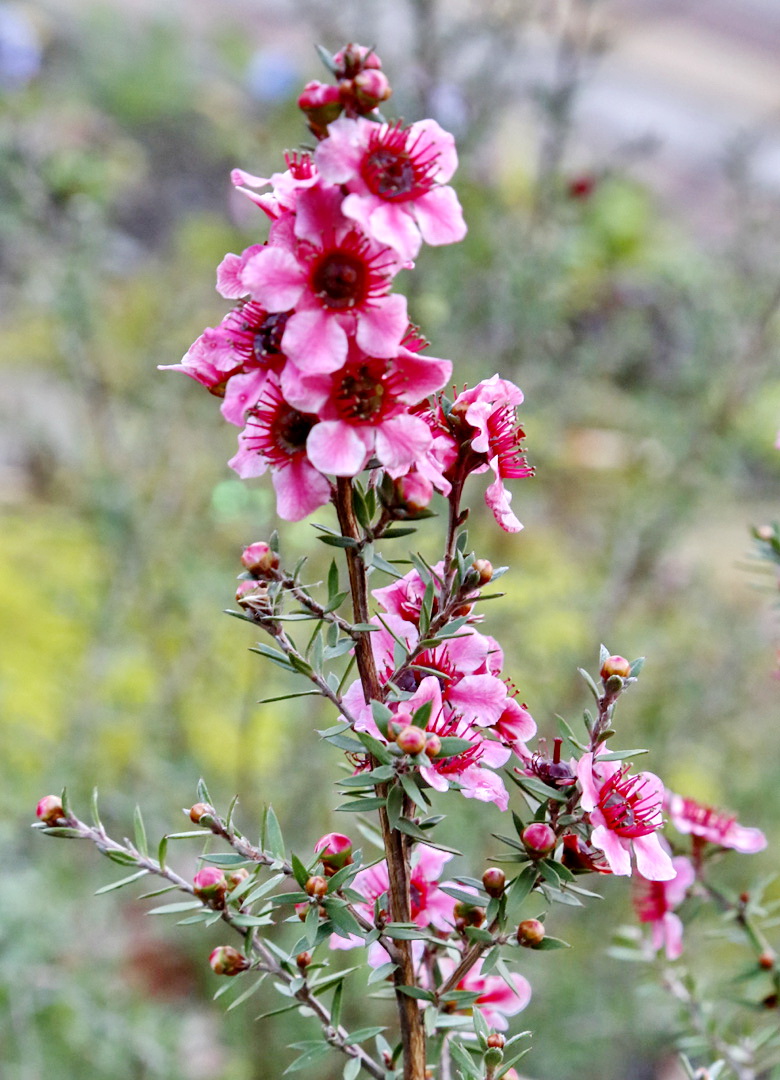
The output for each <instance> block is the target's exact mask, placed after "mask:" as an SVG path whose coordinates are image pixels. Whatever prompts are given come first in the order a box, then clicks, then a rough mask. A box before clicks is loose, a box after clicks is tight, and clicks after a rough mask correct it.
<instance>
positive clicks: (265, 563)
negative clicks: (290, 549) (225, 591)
mask: <svg viewBox="0 0 780 1080" xmlns="http://www.w3.org/2000/svg"><path fill="white" fill-rule="evenodd" d="M241 562H242V564H243V566H244V569H245V570H248V571H249V573H250V574H252V576H253V577H258V578H259V577H265V576H266V575H267V574H269V573H270V572H271V571H272V570H276V568H277V566H278V565H279V556H278V555H277V554H276V552H275V551H274V550H273V548H271V547H270V546H269V545H268V544H266V543H265V541H263V540H258V541H257V542H256V543H254V544H250V545H249V547H245V548H244V550H243V553H242V555H241Z"/></svg>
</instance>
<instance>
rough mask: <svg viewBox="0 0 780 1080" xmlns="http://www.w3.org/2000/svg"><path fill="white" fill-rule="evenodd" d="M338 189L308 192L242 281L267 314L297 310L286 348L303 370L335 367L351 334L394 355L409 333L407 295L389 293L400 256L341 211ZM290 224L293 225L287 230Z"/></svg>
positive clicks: (373, 349) (372, 351) (377, 351)
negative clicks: (369, 235)
mask: <svg viewBox="0 0 780 1080" xmlns="http://www.w3.org/2000/svg"><path fill="white" fill-rule="evenodd" d="M342 199H343V196H342V194H341V192H340V191H339V189H338V188H323V187H320V186H315V187H312V188H308V189H306V190H305V191H302V192H301V193H300V194H299V196H298V199H297V203H296V212H295V215H294V218H293V219H292V221H291V222H287V221H286V219H285V221H280V222H279V223H278V225H280V226H281V225H283V224H284V225H285V228H284V229H281V228H279V229H276V227H274V228H275V231H273V232H272V236H271V241H272V242H271V243H270V244H269V245H268V246H267V247H264V248H262V249H261V250H260V251H259V252H257V254H256V255H254V256H253V257H252V258H251V259H249V260H248V261H247V263H246V265H245V266H244V268H243V271H242V273H241V281H242V284H243V285H244V286H245V288H246V289H247V291H248V292H249V294H250V295H251V297H252V299H254V300H257V301H258V302H259V303H260V304H262V305H263V306H264V307H265V308H267V309H268V311H271V312H282V311H289V310H291V309H294V310H293V313H292V314H291V315H290V317H289V319H288V321H287V325H286V327H285V331H284V335H283V337H282V349H283V351H284V353H285V354H286V355H287V356H288V357H289V359H290V360H292V362H293V363H294V364H295V365H296V366H297V367H298V368H300V369H301V371H304V372H310V373H317V372H329V371H337V370H338V369H339V368H340V367H343V366H344V364H345V363H346V360H347V349H348V337H349V336H351V335H353V334H354V336H355V337H356V339H357V343H358V345H359V346H360V347H361V348H362V349H363V350H364V351H365V352H366V353H368V354H369V355H371V356H378V357H386V358H389V357H392V356H395V355H396V352H397V350H398V346H399V345H400V343H401V340H402V338H403V336H404V333H405V332H406V328H407V325H408V318H407V314H406V297H405V296H401V295H400V294H391V293H390V288H391V283H392V278H393V277H394V275H395V274H396V273H397V272H398V270H400V268H401V262H400V259H399V258H398V255H397V254H396V253H395V252H394V251H393V250H392V249H391V248H389V247H386V246H385V247H383V246H381V245H379V244H377V243H376V242H375V241H373V240H371V239H370V238H369V237H368V236H366V235H365V234H364V233H363V232H362V231H361V230H360V229H359V228H358V227H357V226H356V225H355V224H354V222H352V221H350V220H349V219H348V218H346V217H344V215H343V214H342V213H341V202H342ZM289 226H291V227H289Z"/></svg>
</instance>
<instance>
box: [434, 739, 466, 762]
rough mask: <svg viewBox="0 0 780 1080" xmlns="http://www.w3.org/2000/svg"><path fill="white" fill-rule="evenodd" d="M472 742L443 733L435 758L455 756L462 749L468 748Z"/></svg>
mask: <svg viewBox="0 0 780 1080" xmlns="http://www.w3.org/2000/svg"><path fill="white" fill-rule="evenodd" d="M473 745H474V743H473V742H472V741H471V740H470V739H456V738H455V737H454V735H444V736H443V737H442V740H441V750H440V751H439V753H438V754H437V755H436V760H437V761H438V760H440V759H441V758H447V757H457V756H458V754H462V753H463V751H464V750H468V749H469V748H470V747H472V746H473Z"/></svg>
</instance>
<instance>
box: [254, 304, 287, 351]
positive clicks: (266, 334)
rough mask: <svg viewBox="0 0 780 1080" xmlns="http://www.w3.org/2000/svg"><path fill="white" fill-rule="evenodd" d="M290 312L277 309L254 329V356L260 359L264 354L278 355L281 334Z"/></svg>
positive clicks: (280, 349)
mask: <svg viewBox="0 0 780 1080" xmlns="http://www.w3.org/2000/svg"><path fill="white" fill-rule="evenodd" d="M291 314H292V312H289V311H278V312H275V313H273V314H271V315H267V316H266V317H265V319H264V320H263V322H262V323H261V325H260V326H259V327H257V329H256V330H255V337H254V343H253V349H254V354H255V358H256V359H257V360H262V359H264V358H265V357H266V356H278V355H279V354H280V353H281V351H282V335H283V334H284V328H285V326H286V325H287V320H288V319H289V317H290V315H291Z"/></svg>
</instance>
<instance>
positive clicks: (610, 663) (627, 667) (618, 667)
mask: <svg viewBox="0 0 780 1080" xmlns="http://www.w3.org/2000/svg"><path fill="white" fill-rule="evenodd" d="M630 674H631V663H630V661H628V660H626V658H625V656H608V657H607V659H606V660H605V661H604V663H603V664H602V665H601V671H600V675H601V677H602V679H603V680H604V682H606V681H607V679H610V678H612V676H613V675H618V676H619V677H620V678H621V679H627V678H628V677H629V676H630Z"/></svg>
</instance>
